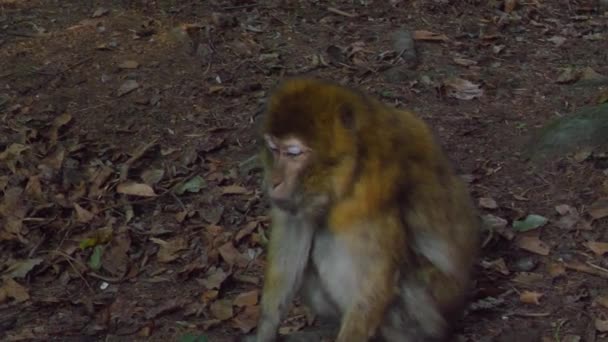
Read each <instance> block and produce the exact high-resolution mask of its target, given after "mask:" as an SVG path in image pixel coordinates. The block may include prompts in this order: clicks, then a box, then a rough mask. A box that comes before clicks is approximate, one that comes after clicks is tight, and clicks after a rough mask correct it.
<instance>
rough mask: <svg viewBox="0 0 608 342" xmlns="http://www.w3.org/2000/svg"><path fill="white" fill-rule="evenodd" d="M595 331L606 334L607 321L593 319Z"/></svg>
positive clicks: (607, 329)
mask: <svg viewBox="0 0 608 342" xmlns="http://www.w3.org/2000/svg"><path fill="white" fill-rule="evenodd" d="M594 323H595V324H594V325H595V329H596V330H597V331H599V332H607V331H608V320H606V319H603V318H600V317H597V318H596V319H595V322H594Z"/></svg>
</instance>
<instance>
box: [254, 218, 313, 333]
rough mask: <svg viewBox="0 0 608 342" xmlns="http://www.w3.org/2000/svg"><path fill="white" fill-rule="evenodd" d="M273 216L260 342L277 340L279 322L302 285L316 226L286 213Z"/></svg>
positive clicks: (259, 331)
mask: <svg viewBox="0 0 608 342" xmlns="http://www.w3.org/2000/svg"><path fill="white" fill-rule="evenodd" d="M276 216H277V217H273V218H274V219H275V222H274V223H273V227H272V231H271V234H270V243H269V254H268V260H267V265H268V266H267V269H266V275H265V278H264V291H263V294H262V308H261V309H262V310H261V321H260V325H259V326H258V331H257V334H256V336H257V342H271V341H275V340H276V336H277V332H278V328H279V324H280V323H281V320H282V319H283V318H284V317H285V315H286V314H287V311H288V310H289V305H290V304H291V302H292V300H293V298H294V296H295V294H296V292H297V291H298V289H299V288H300V285H301V283H302V278H303V276H304V271H305V269H306V265H307V263H308V259H309V256H310V248H311V245H312V239H313V236H314V227H312V226H309V225H307V224H306V223H304V222H302V220H297V219H295V218H290V217H288V216H286V215H276Z"/></svg>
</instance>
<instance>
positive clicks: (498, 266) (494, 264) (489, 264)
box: [481, 258, 511, 275]
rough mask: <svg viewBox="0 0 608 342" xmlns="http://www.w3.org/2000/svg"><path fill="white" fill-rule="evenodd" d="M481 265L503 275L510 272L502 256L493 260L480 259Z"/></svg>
mask: <svg viewBox="0 0 608 342" xmlns="http://www.w3.org/2000/svg"><path fill="white" fill-rule="evenodd" d="M481 266H482V267H483V268H487V269H492V270H494V271H497V272H499V273H501V274H503V275H509V274H511V272H510V271H509V268H508V267H507V264H506V263H505V260H504V259H503V258H498V259H496V260H493V261H485V260H482V261H481Z"/></svg>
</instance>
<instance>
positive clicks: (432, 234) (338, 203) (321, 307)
mask: <svg viewBox="0 0 608 342" xmlns="http://www.w3.org/2000/svg"><path fill="white" fill-rule="evenodd" d="M262 125H263V129H262V130H263V139H264V141H265V147H264V148H263V150H262V152H261V160H262V163H263V166H264V190H265V192H266V194H267V195H268V198H269V200H270V203H271V231H270V241H269V246H268V254H267V266H266V271H265V278H264V288H263V293H262V303H261V315H260V321H259V324H258V328H257V331H256V333H255V337H253V338H252V337H250V338H252V339H253V340H255V341H257V342H270V341H276V340H277V335H278V328H279V325H280V323H281V321H282V319H284V318H285V316H286V314H287V312H288V310H289V308H290V304H291V302H292V300H293V299H294V298H295V296H296V295H298V294H299V295H301V297H302V299H303V301H304V303H305V304H306V305H307V306H309V307H310V308H311V309H312V310H313V312H315V313H316V314H317V315H318V316H320V317H329V318H335V319H337V320H338V321H339V322H340V326H339V329H338V331H337V338H336V341H338V342H359V341H361V342H363V341H370V340H374V341H378V340H379V341H389V342H390V341H399V342H406V341H413V342H425V341H445V340H446V339H448V338H449V337H451V335H452V331H453V326H454V322H455V321H456V320H458V318H459V316H460V315H461V314H462V312H463V310H464V306H465V303H466V299H465V298H466V293H467V290H468V287H469V285H470V277H471V269H472V266H473V264H474V262H475V259H476V256H477V252H478V249H479V248H478V244H479V236H478V234H479V222H478V216H477V214H476V210H475V208H474V206H473V205H472V201H471V199H470V195H469V193H468V190H467V188H466V185H465V184H464V183H463V182H462V181H461V180H460V178H459V177H458V176H457V175H455V173H454V171H453V170H452V169H451V166H450V164H449V162H448V160H447V158H446V156H445V154H444V153H443V151H442V149H441V147H440V146H439V144H438V143H437V142H436V141H435V138H434V136H433V134H432V133H431V131H430V129H429V127H428V126H427V125H426V124H425V123H424V122H423V121H422V120H421V119H419V118H417V117H416V116H415V115H414V114H413V113H410V112H407V111H402V110H398V109H394V108H391V107H389V106H387V105H385V104H383V103H381V102H379V101H378V100H376V99H374V98H372V97H370V96H367V95H365V94H362V93H360V92H358V91H356V90H352V89H349V88H347V87H343V86H341V85H338V84H334V83H329V82H324V81H319V80H315V79H307V78H294V79H290V80H287V81H285V82H283V83H282V84H281V85H280V86H279V87H278V88H277V89H276V90H275V92H274V94H273V95H272V96H271V97H270V99H269V101H268V104H267V111H266V113H265V116H264V119H263V122H262Z"/></svg>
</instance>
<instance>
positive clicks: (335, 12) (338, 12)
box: [327, 7, 359, 18]
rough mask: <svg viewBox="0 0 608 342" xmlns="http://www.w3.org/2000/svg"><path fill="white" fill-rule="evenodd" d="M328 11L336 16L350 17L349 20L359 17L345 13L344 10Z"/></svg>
mask: <svg viewBox="0 0 608 342" xmlns="http://www.w3.org/2000/svg"><path fill="white" fill-rule="evenodd" d="M327 11H328V12H331V13H334V14H338V15H342V16H345V17H349V18H356V17H358V16H359V15H357V14H353V13H348V12H344V11H343V10H339V9H337V8H335V7H327Z"/></svg>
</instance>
